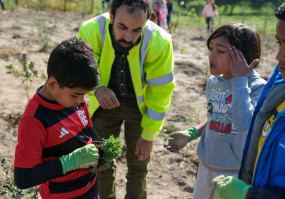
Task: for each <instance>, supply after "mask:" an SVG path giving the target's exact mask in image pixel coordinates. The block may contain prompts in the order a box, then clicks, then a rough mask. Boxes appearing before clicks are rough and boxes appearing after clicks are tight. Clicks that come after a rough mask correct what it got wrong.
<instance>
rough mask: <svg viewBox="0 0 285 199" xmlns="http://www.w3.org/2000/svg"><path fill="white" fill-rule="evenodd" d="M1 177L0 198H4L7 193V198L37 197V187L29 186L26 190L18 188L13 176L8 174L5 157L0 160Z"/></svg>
mask: <svg viewBox="0 0 285 199" xmlns="http://www.w3.org/2000/svg"><path fill="white" fill-rule="evenodd" d="M1 176H2V177H3V179H2V178H1V180H0V196H1V198H2V197H3V198H6V197H7V195H8V196H9V198H12V199H18V198H29V199H37V198H38V189H37V187H31V188H29V189H26V190H21V189H19V188H18V187H17V186H16V184H15V181H14V178H13V177H12V176H11V175H10V174H9V166H7V162H6V160H5V159H2V161H1Z"/></svg>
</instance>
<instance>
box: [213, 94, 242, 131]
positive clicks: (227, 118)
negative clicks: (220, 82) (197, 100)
mask: <svg viewBox="0 0 285 199" xmlns="http://www.w3.org/2000/svg"><path fill="white" fill-rule="evenodd" d="M208 100H209V101H208V121H209V130H212V131H216V132H219V133H226V134H228V133H232V134H237V133H236V131H235V129H234V123H233V116H232V112H231V107H232V93H231V91H229V90H227V91H220V90H219V89H218V90H215V89H212V94H211V96H210V98H209V99H208Z"/></svg>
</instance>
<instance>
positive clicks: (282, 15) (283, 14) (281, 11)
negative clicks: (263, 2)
mask: <svg viewBox="0 0 285 199" xmlns="http://www.w3.org/2000/svg"><path fill="white" fill-rule="evenodd" d="M275 16H276V17H277V19H281V20H285V3H283V4H282V5H281V6H279V8H277V9H276V11H275Z"/></svg>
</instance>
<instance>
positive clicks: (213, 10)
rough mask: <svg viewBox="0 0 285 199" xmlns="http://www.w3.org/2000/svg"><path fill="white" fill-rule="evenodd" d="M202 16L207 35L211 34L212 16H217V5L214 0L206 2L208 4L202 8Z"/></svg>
mask: <svg viewBox="0 0 285 199" xmlns="http://www.w3.org/2000/svg"><path fill="white" fill-rule="evenodd" d="M202 14H203V15H204V16H205V17H206V23H207V31H208V33H210V32H213V27H214V16H215V15H216V16H219V13H218V9H217V5H216V4H215V1H214V0H208V4H207V5H205V7H204V8H203V11H202Z"/></svg>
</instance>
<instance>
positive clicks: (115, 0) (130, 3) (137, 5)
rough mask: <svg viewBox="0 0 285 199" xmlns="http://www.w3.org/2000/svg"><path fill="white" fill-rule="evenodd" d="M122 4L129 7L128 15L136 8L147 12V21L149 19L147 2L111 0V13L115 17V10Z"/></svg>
mask: <svg viewBox="0 0 285 199" xmlns="http://www.w3.org/2000/svg"><path fill="white" fill-rule="evenodd" d="M123 4H124V5H127V6H131V9H129V10H128V12H129V13H133V12H134V11H135V10H136V9H137V8H140V9H143V10H144V12H147V19H149V18H150V14H151V3H150V1H149V0H112V2H111V13H112V14H113V15H114V16H115V14H116V10H117V8H119V7H120V6H121V5H123Z"/></svg>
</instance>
